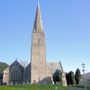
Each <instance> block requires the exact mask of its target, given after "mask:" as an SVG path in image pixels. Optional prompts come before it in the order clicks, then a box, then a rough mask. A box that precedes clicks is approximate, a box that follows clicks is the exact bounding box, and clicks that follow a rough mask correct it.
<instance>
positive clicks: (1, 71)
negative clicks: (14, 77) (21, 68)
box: [0, 62, 8, 73]
mask: <svg viewBox="0 0 90 90" xmlns="http://www.w3.org/2000/svg"><path fill="white" fill-rule="evenodd" d="M7 67H8V64H6V63H3V62H0V73H3V71H4V70H5V68H7Z"/></svg>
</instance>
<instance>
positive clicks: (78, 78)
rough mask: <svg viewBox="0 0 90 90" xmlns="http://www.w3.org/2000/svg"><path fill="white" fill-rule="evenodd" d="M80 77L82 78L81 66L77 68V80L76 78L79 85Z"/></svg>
mask: <svg viewBox="0 0 90 90" xmlns="http://www.w3.org/2000/svg"><path fill="white" fill-rule="evenodd" d="M80 79H81V73H80V70H79V68H77V70H76V73H75V80H76V84H77V85H78V84H79V83H80Z"/></svg>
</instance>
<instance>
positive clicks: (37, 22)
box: [33, 1, 43, 32]
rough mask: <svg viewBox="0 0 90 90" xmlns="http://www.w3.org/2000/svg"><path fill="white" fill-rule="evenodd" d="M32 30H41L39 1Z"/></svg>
mask: <svg viewBox="0 0 90 90" xmlns="http://www.w3.org/2000/svg"><path fill="white" fill-rule="evenodd" d="M33 29H34V31H36V32H41V31H42V30H43V24H42V17H41V11H40V4H39V1H38V5H37V10H36V17H35V21H34V27H33Z"/></svg>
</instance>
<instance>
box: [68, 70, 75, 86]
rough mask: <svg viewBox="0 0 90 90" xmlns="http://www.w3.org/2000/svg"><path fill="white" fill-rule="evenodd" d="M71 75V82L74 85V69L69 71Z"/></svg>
mask: <svg viewBox="0 0 90 90" xmlns="http://www.w3.org/2000/svg"><path fill="white" fill-rule="evenodd" d="M69 75H70V76H69V77H70V84H71V85H74V84H75V77H74V72H73V71H70V72H69Z"/></svg>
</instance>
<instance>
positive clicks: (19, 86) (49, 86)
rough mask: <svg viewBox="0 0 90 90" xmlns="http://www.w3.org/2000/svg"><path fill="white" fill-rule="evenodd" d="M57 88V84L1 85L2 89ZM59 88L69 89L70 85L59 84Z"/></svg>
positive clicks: (33, 89) (41, 89) (34, 89)
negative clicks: (61, 85) (62, 85)
mask: <svg viewBox="0 0 90 90" xmlns="http://www.w3.org/2000/svg"><path fill="white" fill-rule="evenodd" d="M55 88H56V86H55V85H17V86H0V90H55ZM57 90H68V87H60V86H57Z"/></svg>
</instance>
